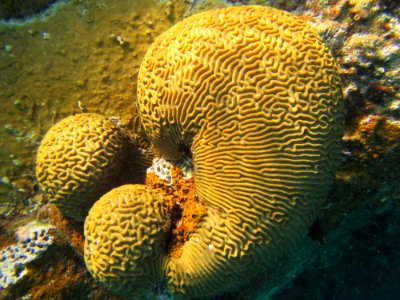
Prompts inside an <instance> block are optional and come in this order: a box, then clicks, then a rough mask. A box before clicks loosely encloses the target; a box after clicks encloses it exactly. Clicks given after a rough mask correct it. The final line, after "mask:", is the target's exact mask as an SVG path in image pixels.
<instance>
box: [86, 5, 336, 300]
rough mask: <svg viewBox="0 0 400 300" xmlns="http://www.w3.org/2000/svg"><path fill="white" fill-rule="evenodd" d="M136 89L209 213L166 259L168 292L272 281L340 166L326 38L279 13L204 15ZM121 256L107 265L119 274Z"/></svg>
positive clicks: (159, 138)
mask: <svg viewBox="0 0 400 300" xmlns="http://www.w3.org/2000/svg"><path fill="white" fill-rule="evenodd" d="M138 78H139V82H138V101H139V106H140V112H141V118H142V122H143V125H144V129H145V131H146V133H147V135H148V137H149V138H150V140H151V141H152V143H154V145H155V146H156V147H157V148H158V149H159V150H160V152H161V153H162V154H163V156H164V157H165V158H167V159H170V160H172V161H177V160H179V159H180V158H181V157H182V154H183V153H182V151H181V150H182V145H183V146H186V147H189V148H190V150H191V153H192V156H193V161H194V165H195V168H194V178H195V184H196V192H197V195H198V198H199V200H200V201H201V202H202V203H204V204H205V206H206V207H207V213H206V215H205V216H204V217H203V218H202V219H201V220H200V222H199V224H198V228H197V230H196V231H195V232H194V233H192V234H191V235H190V237H189V240H188V241H187V242H186V243H185V244H184V245H183V248H182V254H181V255H180V256H179V257H173V256H172V255H168V253H165V257H164V262H163V264H162V274H163V276H164V278H165V280H166V282H168V289H169V291H170V292H171V293H172V294H173V295H175V296H176V297H178V298H179V297H181V298H189V299H190V298H195V297H207V296H213V295H216V294H219V293H221V292H223V291H226V290H229V289H232V288H233V287H235V286H236V285H238V284H240V283H242V282H243V281H246V280H248V279H249V278H250V276H254V274H255V273H256V271H257V270H264V271H271V270H272V269H273V267H276V266H277V265H278V264H279V259H282V256H283V255H284V253H285V252H286V251H288V250H289V249H290V248H291V247H292V246H293V244H294V242H295V241H296V240H297V239H299V238H300V237H301V236H303V235H304V234H305V232H306V230H307V228H308V226H309V225H310V224H311V222H312V221H313V219H314V217H315V214H316V211H317V208H318V207H319V205H320V204H321V203H322V201H323V199H324V197H325V196H326V193H327V191H328V189H329V186H330V183H331V181H332V179H333V176H334V172H335V167H336V165H337V163H338V161H339V153H340V139H341V134H342V127H343V103H342V90H341V82H340V78H339V75H338V68H337V66H336V65H335V63H334V60H333V58H332V56H331V54H330V52H329V50H328V49H327V48H326V47H325V46H324V44H323V42H322V40H321V38H320V37H319V36H318V35H317V34H316V33H315V32H314V31H313V30H312V29H311V28H310V26H309V25H308V24H307V23H306V22H305V21H303V20H302V19H300V18H298V17H295V16H293V15H291V14H289V13H287V12H284V11H280V10H276V9H273V8H267V7H258V6H243V7H231V8H227V9H222V10H215V11H207V12H204V13H200V14H197V15H194V16H192V17H189V18H187V19H185V20H183V21H182V22H180V23H178V24H176V25H175V26H174V27H172V28H171V29H170V30H168V31H167V32H165V33H163V34H162V35H161V36H160V37H158V38H157V39H156V40H155V42H154V43H153V44H152V45H151V47H150V49H149V50H148V52H147V54H146V56H145V58H144V60H143V63H142V65H141V68H140V71H139V77H138ZM183 148H185V147H183ZM147 217H148V218H150V217H151V218H154V216H153V215H148V216H147ZM114 218H116V219H118V218H121V219H124V218H129V217H127V216H126V215H125V214H122V215H121V216H120V217H117V216H115V217H114ZM145 223H147V221H146V222H145ZM161 223H162V222H161ZM111 224H112V228H114V227H115V228H118V226H120V225H119V224H122V223H121V221H119V222H116V223H114V222H112V223H111ZM114 224H115V225H114ZM110 226H111V225H110ZM125 226H128V225H125V223H124V226H123V227H122V228H125ZM129 228H130V227H129ZM115 230H117V229H115ZM119 231H120V229H118V232H119ZM121 232H122V231H121ZM125 232H126V234H127V235H128V237H129V232H130V230H127V231H125ZM118 234H120V233H118ZM123 234H125V233H123ZM120 238H121V237H120ZM142 238H143V239H144V242H146V243H145V245H148V242H147V237H142ZM149 239H152V237H150V238H149ZM103 243H104V247H106V248H107V249H108V248H109V247H111V243H110V242H107V241H104V242H103ZM151 244H152V245H153V244H154V242H151ZM118 247H119V244H118ZM86 250H87V249H86ZM108 251H109V253H110V254H109V255H111V253H114V252H111V251H110V250H108ZM135 251H136V250H135ZM137 251H138V252H137V255H141V252H140V251H139V250H137ZM141 251H144V250H141ZM120 253H121V252H120ZM121 255H122V254H118V255H117V256H115V255H112V256H110V259H111V260H112V261H114V260H117V265H119V262H118V261H119V260H120V259H122V258H121ZM129 255H132V254H129ZM146 259H147V258H146ZM154 259H156V260H157V261H158V257H156V258H154ZM111 263H112V262H111ZM110 269H112V268H110ZM116 270H118V268H117V269H116ZM141 270H142V266H139V267H138V272H142V271H141ZM95 272H96V271H95ZM95 272H94V273H95ZM118 272H119V271H116V274H117V275H116V277H117V278H119V274H120V273H118ZM153 272H155V273H157V272H156V271H153ZM134 274H135V275H133V276H134V277H135V278H137V277H136V276H137V275H136V274H137V273H134ZM143 274H144V278H143V281H142V282H143V284H144V285H147V286H146V287H144V289H145V288H147V290H149V289H151V288H152V286H151V285H150V284H149V282H148V280H147V278H148V277H147V273H143ZM157 280H158V277H157V278H153V282H156V281H157ZM117 285H118V284H117ZM121 286H123V287H125V286H126V285H125V284H124V283H123V281H121ZM135 287H136V286H135ZM121 288H122V287H118V288H117V287H115V286H114V290H116V291H120V290H121Z"/></svg>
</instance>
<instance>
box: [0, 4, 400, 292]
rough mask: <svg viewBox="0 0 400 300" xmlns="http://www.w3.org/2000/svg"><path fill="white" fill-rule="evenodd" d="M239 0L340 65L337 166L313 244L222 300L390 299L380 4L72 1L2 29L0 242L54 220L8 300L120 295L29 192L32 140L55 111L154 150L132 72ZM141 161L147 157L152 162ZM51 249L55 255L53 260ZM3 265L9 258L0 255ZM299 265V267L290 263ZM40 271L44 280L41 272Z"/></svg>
mask: <svg viewBox="0 0 400 300" xmlns="http://www.w3.org/2000/svg"><path fill="white" fill-rule="evenodd" d="M238 4H259V5H268V6H272V7H276V8H279V9H284V10H287V11H289V12H292V13H294V14H296V15H299V16H302V18H303V19H304V20H307V21H308V22H310V24H312V25H313V26H314V28H315V30H317V31H318V32H319V33H320V35H321V36H322V38H323V40H324V42H325V43H326V44H327V45H328V47H329V48H330V50H331V51H332V53H333V56H334V57H335V58H336V60H337V62H338V63H339V66H340V68H341V72H342V80H343V83H344V96H345V106H346V129H345V136H344V139H343V142H344V143H343V151H342V152H343V155H342V157H343V162H342V164H341V166H340V168H339V170H338V172H337V173H336V180H335V184H334V186H333V188H332V189H331V191H330V193H329V196H328V198H327V200H326V202H325V205H324V206H323V208H322V210H321V211H320V214H319V216H318V218H317V220H316V222H315V223H314V224H313V226H311V228H310V230H309V236H310V239H309V240H308V242H307V243H305V245H299V249H296V251H297V254H298V257H297V258H296V257H294V258H293V259H294V263H293V264H292V268H290V269H289V270H283V271H282V272H283V273H284V274H286V276H282V277H280V278H276V277H275V278H268V276H267V275H266V277H265V278H261V277H260V278H259V279H258V280H257V281H254V282H251V283H249V282H243V286H241V287H240V292H238V293H235V294H232V295H229V294H228V295H223V296H221V297H222V299H223V298H225V299H267V298H268V297H270V298H271V299H294V298H296V299H299V298H300V299H333V298H336V299H382V298H395V297H396V296H397V295H398V293H399V290H398V288H396V284H395V283H396V282H397V280H398V277H399V275H400V274H399V273H400V271H399V270H400V256H399V253H400V245H399V242H398V236H399V233H400V218H399V217H400V216H399V214H400V213H399V211H400V208H399V200H400V187H399V185H398V182H399V179H400V174H399V172H398V170H397V166H398V165H399V162H400V151H399V150H400V149H399V141H400V120H399V118H400V90H399V83H400V71H399V68H400V63H399V62H400V33H399V32H400V25H399V13H400V11H399V5H398V4H397V1H390V0H381V1H379V0H362V1H352V0H337V1H335V0H334V1H328V2H327V1H307V0H303V1H292V0H288V1H280V0H277V1H261V0H258V1H222V0H221V1H206V0H204V1H202V0H198V1H183V0H182V1H145V0H143V1H70V2H63V3H61V4H60V5H59V6H58V7H57V10H56V11H54V12H53V13H52V14H51V15H47V16H44V17H43V16H41V17H36V18H35V17H34V18H32V19H27V20H24V21H17V20H10V21H7V22H2V23H1V24H0V71H1V73H0V108H1V112H0V118H1V121H2V124H3V126H1V127H0V213H1V219H0V235H1V238H0V249H6V248H7V247H8V246H12V245H16V244H17V243H18V240H17V236H16V232H17V231H18V228H22V227H23V226H25V225H26V224H28V223H29V222H31V221H33V220H35V221H37V222H42V223H44V224H50V226H54V227H55V228H56V229H55V231H54V235H55V236H54V240H52V244H51V245H50V246H49V247H48V248H47V250H46V251H44V252H42V253H40V255H38V256H37V258H35V259H34V260H32V261H30V262H25V263H26V265H25V268H26V269H25V270H26V275H25V276H24V277H23V278H22V279H21V280H20V281H19V282H17V283H16V284H15V285H10V286H8V287H7V288H6V289H1V290H0V294H1V296H3V297H8V299H14V298H18V297H30V299H46V298H47V299H50V298H54V297H56V296H58V297H60V298H61V299H71V298H75V299H76V298H87V297H89V298H91V299H117V297H116V296H114V295H112V294H110V293H109V292H107V291H105V290H104V288H103V287H102V286H101V285H99V284H98V283H96V282H95V281H94V280H93V279H92V278H91V276H90V275H89V274H88V272H87V270H86V267H85V266H84V263H83V258H82V255H83V236H82V225H81V224H79V223H78V224H75V223H74V222H72V221H70V220H67V219H65V218H64V217H63V216H62V214H61V213H60V212H59V211H58V210H57V209H56V208H55V207H54V206H52V205H50V204H47V202H48V200H47V198H46V196H45V195H44V194H43V193H42V192H41V191H40V190H39V189H38V186H37V182H36V178H35V175H34V161H35V156H36V151H37V148H38V146H39V143H40V141H41V139H42V138H43V136H44V134H45V133H46V132H47V130H48V129H49V128H50V127H51V126H52V125H54V124H55V123H56V122H57V121H60V120H61V119H62V118H64V117H66V116H69V115H72V114H76V113H81V112H90V113H100V114H102V115H106V116H108V117H112V119H113V120H114V121H115V122H117V123H118V124H119V125H120V126H121V127H122V128H124V129H125V130H127V131H128V132H129V134H130V135H131V137H132V139H133V140H134V141H135V142H136V143H137V145H138V148H139V149H140V151H141V152H142V153H143V154H144V155H145V156H146V157H152V156H153V153H154V149H152V148H151V147H150V145H149V143H148V141H147V140H146V139H141V138H139V137H140V136H141V135H142V133H143V132H142V130H141V128H140V125H139V122H138V118H137V116H138V113H137V108H136V82H137V72H138V69H139V65H140V63H141V61H142V58H143V56H144V54H145V52H146V51H147V49H148V47H149V46H150V44H151V43H152V42H153V40H154V38H155V37H156V36H158V35H159V34H160V33H161V32H164V31H165V30H167V29H168V28H170V27H171V26H173V25H174V24H175V23H177V22H178V21H180V20H182V19H183V18H184V17H187V16H189V15H192V14H194V13H196V12H200V11H204V10H208V9H213V8H221V7H226V6H229V5H238ZM149 160H151V159H149ZM60 253H62V254H63V255H59V254H60ZM3 263H6V264H8V265H10V264H11V263H12V261H11V260H8V261H7V262H1V264H2V266H4V265H3ZM293 266H296V267H293ZM43 274H46V275H43Z"/></svg>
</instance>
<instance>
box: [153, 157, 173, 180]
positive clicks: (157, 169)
mask: <svg viewBox="0 0 400 300" xmlns="http://www.w3.org/2000/svg"><path fill="white" fill-rule="evenodd" d="M171 169H172V164H171V163H170V162H168V161H166V160H165V159H163V158H155V159H153V165H152V166H151V167H150V168H148V169H147V173H155V174H156V175H157V177H158V178H160V179H161V180H165V181H166V182H168V185H171V184H172V174H171Z"/></svg>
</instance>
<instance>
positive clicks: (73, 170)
mask: <svg viewBox="0 0 400 300" xmlns="http://www.w3.org/2000/svg"><path fill="white" fill-rule="evenodd" d="M126 147H127V139H126V137H125V135H124V134H123V133H122V131H121V130H120V129H119V128H118V127H117V126H116V125H115V124H114V123H112V122H111V121H110V120H108V119H107V118H106V117H104V116H101V115H98V114H78V115H75V116H70V117H67V118H65V119H63V120H61V121H60V122H59V123H57V124H55V125H54V126H53V127H52V128H50V130H49V131H48V132H47V134H46V135H45V137H44V138H43V140H42V142H41V145H40V147H39V150H38V154H37V159H36V175H37V178H38V181H39V184H40V186H41V187H42V189H43V190H44V191H45V192H46V194H47V195H48V197H49V200H50V202H52V203H54V204H56V205H57V206H58V207H59V208H60V209H61V211H62V212H63V213H64V214H66V215H67V216H69V217H72V218H75V219H78V220H84V218H85V217H86V214H87V211H88V210H89V209H90V207H91V206H92V205H93V203H94V202H95V201H96V200H97V199H98V198H99V197H100V196H101V195H102V194H104V193H105V192H107V191H108V190H110V189H111V188H112V187H114V186H116V185H118V184H119V180H118V179H119V178H121V169H122V168H123V167H124V166H123V163H124V158H125V156H126V155H125V152H126Z"/></svg>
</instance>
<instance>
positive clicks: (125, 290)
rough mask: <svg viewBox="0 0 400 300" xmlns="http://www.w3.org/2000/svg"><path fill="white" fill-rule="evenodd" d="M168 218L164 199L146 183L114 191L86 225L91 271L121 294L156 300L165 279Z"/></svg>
mask: <svg viewBox="0 0 400 300" xmlns="http://www.w3.org/2000/svg"><path fill="white" fill-rule="evenodd" d="M166 219H167V217H166V215H165V205H164V201H163V199H162V198H161V196H160V195H159V194H158V193H155V192H153V191H152V190H151V189H149V188H147V187H145V186H144V185H123V186H121V187H118V188H115V189H113V190H111V191H110V192H108V193H107V194H105V195H104V196H103V197H101V199H100V200H99V201H97V202H96V203H95V205H94V206H93V207H92V208H91V210H90V212H89V215H88V216H87V218H86V221H85V237H86V240H85V261H86V266H87V268H88V269H89V270H90V271H91V273H92V274H93V275H94V277H96V278H97V279H99V280H101V281H102V282H103V283H104V284H105V285H106V286H107V287H108V288H110V289H112V290H113V291H115V292H117V293H119V294H122V295H125V296H129V297H132V298H133V299H151V296H152V293H151V292H152V289H151V287H152V286H153V285H154V283H155V282H157V281H158V280H160V279H161V278H162V273H161V262H162V257H163V256H162V255H161V254H163V250H164V247H163V245H165V241H164V239H163V236H164V232H165V231H166V229H167V225H166ZM149 287H150V288H149ZM153 298H154V297H153Z"/></svg>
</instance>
